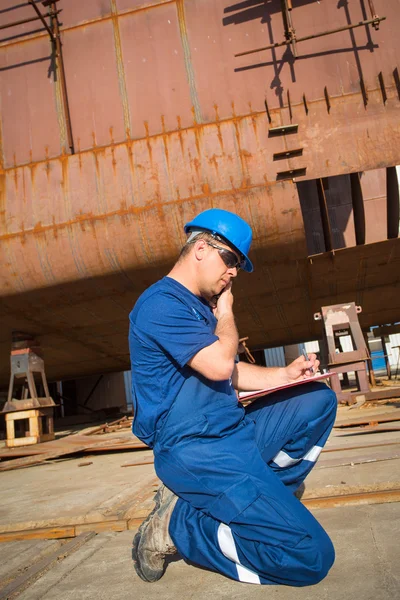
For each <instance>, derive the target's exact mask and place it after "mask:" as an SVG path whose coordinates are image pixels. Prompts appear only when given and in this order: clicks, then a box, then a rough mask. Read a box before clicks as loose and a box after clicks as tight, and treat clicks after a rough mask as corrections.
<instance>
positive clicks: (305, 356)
mask: <svg viewBox="0 0 400 600" xmlns="http://www.w3.org/2000/svg"><path fill="white" fill-rule="evenodd" d="M303 356H304V358H305V359H306V361H308V362H309V361H310V359H309V358H308V354H307V352H306V351H305V350H303ZM308 371H310V373H311V375H314V369H313V368H312V367H309V369H308Z"/></svg>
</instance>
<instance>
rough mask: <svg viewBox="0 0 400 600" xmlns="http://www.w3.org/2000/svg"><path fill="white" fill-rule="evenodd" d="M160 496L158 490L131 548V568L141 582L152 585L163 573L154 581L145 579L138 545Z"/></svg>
mask: <svg viewBox="0 0 400 600" xmlns="http://www.w3.org/2000/svg"><path fill="white" fill-rule="evenodd" d="M161 495H162V494H161V490H158V491H157V493H156V495H155V496H154V501H155V505H154V508H153V510H152V511H151V513H150V514H149V515H148V517H147V518H146V519H145V520H144V521H143V523H142V524H141V526H140V527H139V530H138V532H137V533H136V535H135V537H134V538H133V548H132V553H133V566H134V567H135V571H136V573H137V574H138V575H139V577H140V579H142V580H143V581H146V582H147V583H154V582H155V581H158V580H159V579H161V577H162V576H163V574H164V571H162V572H161V574H160V575H159V577H156V578H154V579H149V578H148V577H146V575H145V573H144V572H143V570H142V567H141V564H140V560H139V544H140V540H141V537H142V534H143V533H144V531H145V529H146V526H147V524H148V523H149V522H150V520H151V518H152V516H153V515H154V513H155V512H156V511H157V510H158V509H159V508H160V506H161Z"/></svg>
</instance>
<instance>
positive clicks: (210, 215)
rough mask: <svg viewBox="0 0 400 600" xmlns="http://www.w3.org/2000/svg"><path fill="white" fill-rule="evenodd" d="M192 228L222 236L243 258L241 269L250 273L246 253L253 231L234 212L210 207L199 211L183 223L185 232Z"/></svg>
mask: <svg viewBox="0 0 400 600" xmlns="http://www.w3.org/2000/svg"><path fill="white" fill-rule="evenodd" d="M193 230H200V231H208V232H210V233H211V234H212V235H216V236H218V237H220V238H222V241H225V242H226V243H227V245H228V246H232V248H234V250H236V251H237V252H238V253H239V254H240V256H241V257H242V258H243V260H244V266H243V270H244V271H247V272H248V273H251V272H252V271H253V265H252V263H251V261H250V259H249V258H248V256H247V254H248V252H249V250H250V246H251V241H252V239H253V232H252V230H251V227H250V225H249V224H248V223H246V221H244V220H243V219H242V218H241V217H239V216H238V215H235V213H231V212H229V211H227V210H222V209H220V208H210V209H209V210H205V211H204V212H201V213H200V214H199V215H197V217H195V218H194V219H193V220H192V221H189V223H186V225H185V233H189V232H190V231H193Z"/></svg>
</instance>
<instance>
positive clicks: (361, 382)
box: [314, 302, 370, 404]
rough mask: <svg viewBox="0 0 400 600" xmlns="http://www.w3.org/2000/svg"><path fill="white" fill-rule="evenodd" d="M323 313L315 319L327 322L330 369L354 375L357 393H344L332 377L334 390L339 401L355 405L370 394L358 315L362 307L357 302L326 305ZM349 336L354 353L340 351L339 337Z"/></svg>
mask: <svg viewBox="0 0 400 600" xmlns="http://www.w3.org/2000/svg"><path fill="white" fill-rule="evenodd" d="M321 311H322V314H321V313H315V315H314V319H315V320H317V321H319V320H323V322H324V341H325V344H326V346H327V354H328V361H329V362H328V365H327V366H328V368H329V370H330V371H332V372H334V373H337V374H339V373H343V375H344V376H345V375H346V374H347V373H349V372H355V375H356V380H357V386H358V390H357V391H356V392H345V391H343V390H342V385H341V382H340V379H339V377H333V378H332V381H331V385H332V389H333V391H334V392H335V393H336V395H337V398H338V401H339V402H340V403H342V404H354V403H355V402H356V396H360V395H362V394H368V393H369V392H370V387H369V382H368V376H367V360H368V359H369V358H370V356H369V351H368V348H367V346H366V343H365V339H364V336H363V333H362V331H361V327H360V323H359V321H358V317H357V314H358V313H360V312H361V307H360V306H356V305H355V303H354V302H349V303H347V304H335V305H333V306H323V307H322V309H321ZM341 336H350V337H351V339H352V343H353V348H354V349H353V350H352V351H349V352H340V351H339V352H338V351H337V350H338V349H340V344H339V338H340V337H341Z"/></svg>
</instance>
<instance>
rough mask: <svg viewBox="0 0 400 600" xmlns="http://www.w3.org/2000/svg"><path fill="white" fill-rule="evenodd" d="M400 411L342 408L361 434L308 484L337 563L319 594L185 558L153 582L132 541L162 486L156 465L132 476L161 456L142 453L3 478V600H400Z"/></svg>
mask: <svg viewBox="0 0 400 600" xmlns="http://www.w3.org/2000/svg"><path fill="white" fill-rule="evenodd" d="M399 407H400V404H399V403H398V402H397V403H396V402H392V403H390V404H386V405H381V406H375V407H371V408H365V406H364V407H361V408H356V409H350V408H348V407H341V408H340V409H339V414H338V419H337V422H336V425H340V424H341V423H342V424H343V423H345V422H350V421H353V422H354V424H353V426H352V427H346V428H339V427H336V428H335V429H334V430H333V432H332V435H331V436H330V438H329V441H328V444H327V446H326V450H325V451H324V452H323V453H322V455H321V457H320V460H319V462H318V463H317V465H316V467H315V468H314V470H313V471H312V473H311V475H310V476H309V477H308V479H307V480H306V491H305V494H304V496H303V499H302V501H303V502H304V503H305V504H306V505H307V506H309V508H310V510H312V512H313V513H314V514H315V516H316V517H317V518H318V519H319V520H320V521H321V523H322V524H323V526H324V527H325V528H326V530H327V531H328V533H329V535H330V536H331V538H332V540H333V542H334V544H335V548H336V555H337V558H336V563H335V565H334V566H333V568H332V570H331V572H330V573H329V575H328V577H327V578H326V579H325V580H324V581H323V582H321V583H320V584H318V585H316V586H313V587H307V588H288V587H283V586H268V587H267V588H265V587H259V586H253V585H248V584H240V583H238V582H235V581H231V580H229V579H227V578H225V577H222V576H220V575H218V574H215V573H211V572H208V571H206V570H203V569H199V568H196V567H194V566H192V565H188V564H186V563H185V562H184V561H183V560H182V559H180V558H179V557H177V559H176V560H172V562H171V563H170V564H169V565H168V568H167V571H166V574H165V575H164V577H163V578H162V579H161V580H160V581H159V582H157V583H155V584H146V583H144V582H142V581H141V580H140V579H139V578H138V577H137V576H136V573H135V571H134V569H133V566H132V560H131V541H132V538H133V535H134V533H135V529H136V528H137V526H138V524H139V523H140V521H141V519H143V517H144V516H145V515H146V514H147V513H148V511H149V510H150V509H151V506H152V502H151V498H152V496H153V494H154V490H155V489H156V479H155V474H154V470H153V465H152V464H143V465H141V466H137V465H136V466H130V467H128V466H126V465H128V464H132V463H134V462H138V461H139V462H149V461H151V456H152V453H151V451H150V450H140V451H138V450H134V451H132V450H131V451H127V452H113V453H108V454H98V453H96V454H93V455H91V454H85V456H79V457H73V458H66V457H63V458H62V459H59V460H56V461H55V460H53V461H50V462H45V463H42V464H40V465H36V466H33V467H29V468H23V469H18V470H14V471H5V472H2V473H0V481H1V486H0V540H1V541H2V543H0V600H3V599H5V598H8V599H10V600H11V599H12V598H19V599H20V600H42V599H43V600H53V599H54V600H55V599H57V600H69V599H74V600H78V599H81V598H82V599H85V600H92V599H93V600H101V599H103V598H104V599H105V598H107V600H109V599H116V600H125V598H126V599H128V598H129V599H130V598H135V599H136V600H142V599H143V600H145V599H146V600H152V599H153V598H154V599H156V598H157V600H160V599H169V598H171V599H172V598H174V600H175V598H176V597H177V596H179V595H180V596H181V597H182V598H183V599H185V598H191V599H193V600H197V599H199V600H200V598H201V599H203V598H204V597H207V596H210V597H213V598H217V599H218V598H240V599H241V600H245V599H246V598H261V597H262V598H265V597H268V598H271V597H272V598H275V599H276V600H291V599H293V600H294V599H296V600H314V599H315V600H317V599H318V600H325V599H326V600H328V599H329V600H341V599H342V598H343V599H345V598H346V600H348V599H349V598H352V599H353V600H361V599H362V600H369V599H371V600H389V599H391V600H392V599H393V600H397V599H400V570H399V568H398V565H399V562H400V544H399V543H398V540H399V537H400V502H399V500H400V431H399V421H396V420H395V419H397V418H400V408H399ZM392 418H393V421H385V419H392ZM360 420H364V421H367V422H370V423H372V425H371V426H370V429H367V428H366V427H361V426H359V425H357V423H356V422H357V421H360ZM380 420H384V421H385V422H384V424H382V423H380V424H378V426H377V427H375V425H374V424H375V423H376V422H379V421H380ZM396 426H397V428H398V429H397V430H396ZM379 428H381V429H382V430H381V431H380V430H379ZM372 430H374V431H373V432H372Z"/></svg>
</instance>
